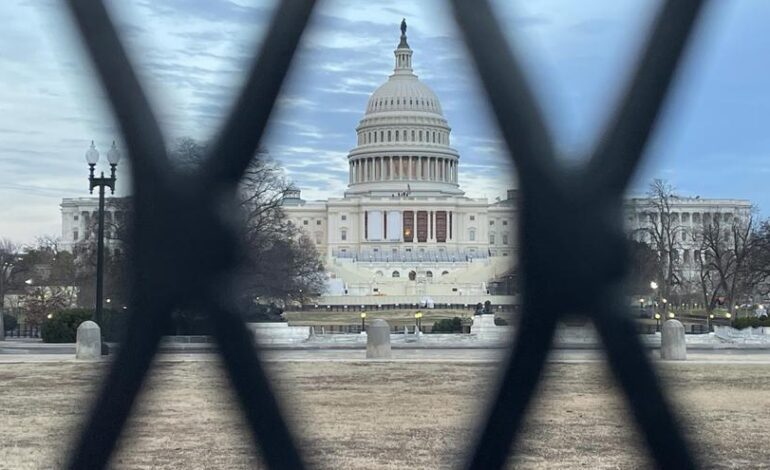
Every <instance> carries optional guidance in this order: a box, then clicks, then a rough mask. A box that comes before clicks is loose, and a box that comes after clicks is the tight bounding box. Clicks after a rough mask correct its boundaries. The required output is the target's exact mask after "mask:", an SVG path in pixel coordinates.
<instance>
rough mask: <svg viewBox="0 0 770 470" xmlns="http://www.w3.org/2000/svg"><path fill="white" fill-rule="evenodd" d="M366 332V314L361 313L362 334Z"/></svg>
mask: <svg viewBox="0 0 770 470" xmlns="http://www.w3.org/2000/svg"><path fill="white" fill-rule="evenodd" d="M364 331H366V312H361V333H363V332H364Z"/></svg>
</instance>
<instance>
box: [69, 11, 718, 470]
mask: <svg viewBox="0 0 770 470" xmlns="http://www.w3.org/2000/svg"><path fill="white" fill-rule="evenodd" d="M314 3H315V2H314V1H313V0H288V1H283V2H280V3H279V6H278V7H277V9H276V11H275V13H274V16H273V19H272V22H271V24H270V26H269V28H268V31H267V34H266V36H265V40H264V41H263V43H262V45H261V47H260V50H259V51H258V53H257V54H256V55H255V58H254V61H253V65H252V67H251V70H250V72H249V73H248V76H247V77H246V80H245V82H244V85H243V88H242V90H241V91H240V94H239V96H237V99H236V100H235V102H234V103H235V104H234V107H233V110H232V112H231V113H230V115H229V116H228V117H227V118H226V120H225V122H224V123H223V126H222V128H221V131H220V133H219V134H218V137H217V138H216V139H215V141H214V143H213V145H211V146H210V147H209V149H208V156H207V158H206V160H205V162H204V163H203V164H202V166H201V168H200V169H199V170H198V171H197V172H194V173H190V172H187V173H182V172H181V171H180V170H179V169H176V168H174V167H173V166H172V165H171V163H170V162H169V158H168V154H167V150H166V149H167V145H166V141H165V139H164V137H163V135H162V133H161V130H160V128H159V126H158V123H157V121H156V118H155V113H154V111H153V109H152V107H151V105H150V103H149V101H148V99H147V96H146V95H145V93H144V91H143V90H142V88H141V86H140V84H139V81H138V80H137V76H136V72H135V71H134V69H133V67H132V65H131V61H130V60H129V58H128V56H127V54H126V51H125V49H124V47H123V44H122V41H121V38H120V37H119V36H118V34H117V32H116V29H115V26H114V24H115V23H114V21H113V19H112V18H110V16H109V15H108V13H107V10H106V9H105V7H104V5H103V4H102V2H101V1H98V0H69V1H68V4H69V7H70V11H71V12H72V16H73V18H74V20H75V23H76V24H77V27H78V29H79V31H80V35H81V37H82V39H83V43H84V45H85V48H86V49H87V51H88V53H89V55H90V58H91V60H92V61H93V64H94V66H95V69H96V71H97V72H98V74H99V77H100V81H101V84H102V86H103V88H104V90H105V92H106V95H107V97H108V98H109V101H110V103H111V106H112V111H113V113H114V115H115V117H116V119H117V121H118V123H119V125H120V128H121V131H122V134H123V138H124V142H125V145H126V147H127V149H128V153H129V157H130V159H131V172H132V178H131V180H132V184H133V191H132V194H133V198H134V203H135V216H134V220H133V221H132V226H131V229H130V230H131V234H132V237H131V239H132V240H133V243H134V244H135V246H134V250H133V252H134V253H136V255H135V259H134V260H133V265H132V275H131V276H130V284H131V289H132V298H131V302H130V311H131V312H133V314H132V315H131V318H130V320H129V322H128V325H127V330H126V336H125V340H124V342H123V346H122V347H121V348H120V349H119V350H118V353H117V356H116V358H115V360H114V362H113V363H112V364H111V366H110V369H109V372H108V374H107V377H106V379H105V381H104V384H103V386H102V388H101V390H100V392H99V394H98V396H97V397H95V400H94V406H93V409H92V410H91V413H90V416H89V418H88V420H87V422H86V423H85V426H84V427H83V428H82V431H81V433H80V436H79V438H78V440H77V442H76V443H75V446H74V448H73V449H72V453H71V461H70V464H69V467H70V468H72V469H96V468H104V467H105V466H106V465H107V463H108V460H109V458H110V455H111V454H112V452H113V450H114V448H115V444H116V442H117V439H118V437H119V435H120V433H121V431H122V430H123V428H124V426H125V424H126V420H127V418H128V416H129V414H130V412H131V409H132V407H133V405H134V402H135V400H136V398H137V396H138V393H139V391H140V388H141V385H142V382H143V381H144V379H145V377H146V375H147V373H148V371H149V368H150V365H151V362H152V359H153V357H154V356H155V354H156V352H157V351H158V345H159V343H160V341H161V336H162V331H163V325H164V324H166V323H167V322H168V319H169V316H170V315H171V312H172V311H173V310H174V309H175V308H178V307H184V306H190V305H194V306H196V307H198V308H200V309H201V311H205V312H207V314H208V315H210V316H211V318H212V319H213V320H215V321H212V324H213V325H214V335H215V337H216V338H217V340H218V343H219V349H218V351H219V353H220V354H222V356H223V359H224V364H225V367H226V369H227V372H228V375H229V378H230V380H231V382H232V386H233V387H234V389H235V391H236V392H237V396H238V399H239V400H240V402H241V404H242V410H243V413H244V415H245V418H246V420H247V422H248V424H249V428H250V429H251V431H252V435H253V440H254V444H255V446H258V447H259V449H260V450H261V455H262V457H263V459H264V462H265V463H266V464H267V465H268V466H269V467H271V468H303V467H304V466H305V464H304V462H303V459H302V456H301V449H299V448H298V447H297V445H296V442H297V441H296V439H295V435H294V432H292V431H291V429H290V428H289V426H288V425H287V424H286V420H285V419H284V416H283V415H282V414H281V412H280V410H279V408H278V406H277V402H276V399H275V397H274V395H273V390H272V387H271V385H270V381H269V380H268V378H267V376H266V374H265V372H264V369H263V367H262V364H261V362H260V361H259V358H258V356H259V351H256V350H255V348H254V346H253V341H252V337H251V334H250V333H249V331H248V330H247V328H246V326H245V325H244V323H243V321H242V319H241V315H240V312H239V311H238V310H237V307H236V306H235V305H233V304H232V303H231V300H230V299H231V298H232V297H233V296H232V295H230V294H231V292H232V290H233V289H234V288H235V287H234V285H233V283H232V282H231V279H232V276H233V272H234V268H235V267H236V264H237V261H238V260H239V259H240V256H239V249H240V248H239V245H238V243H237V236H236V230H235V229H234V228H233V227H232V226H231V224H230V220H231V217H230V213H231V212H233V211H234V210H235V203H234V201H233V200H232V199H233V198H232V195H233V193H234V191H235V188H236V186H237V184H238V182H239V179H240V178H241V176H242V175H243V173H244V171H245V170H246V168H247V166H248V164H249V163H250V161H251V159H252V158H255V157H254V155H255V153H256V150H257V148H258V145H259V143H260V140H261V138H262V136H263V133H264V130H265V126H266V125H267V122H268V119H269V116H270V112H271V110H272V107H273V105H274V103H275V100H276V97H277V96H278V93H279V90H280V87H281V84H282V83H283V81H284V78H285V76H286V73H287V71H288V69H289V65H290V62H291V59H292V57H293V55H294V52H295V50H296V48H297V45H298V43H299V39H300V37H301V35H302V32H303V30H304V29H305V26H306V24H307V21H308V18H309V17H310V14H311V11H312V9H313V6H314ZM449 3H451V5H452V6H453V9H454V14H455V18H456V20H457V22H458V24H459V26H460V30H461V31H462V33H463V35H464V38H465V41H466V44H467V46H468V49H469V51H470V54H471V56H472V57H473V59H474V60H475V63H476V66H477V69H478V72H479V75H480V78H481V82H482V83H483V85H484V87H485V89H486V92H487V95H488V96H489V97H490V99H489V103H490V105H491V107H492V110H493V112H494V114H495V116H496V119H497V122H498V124H499V128H500V131H501V133H502V135H503V137H504V139H505V142H506V144H507V146H508V150H509V153H510V155H511V157H512V158H513V160H514V163H515V165H516V168H517V172H518V178H517V180H518V182H519V187H520V192H521V196H522V197H521V200H522V206H521V207H520V214H521V218H520V226H519V240H520V243H521V250H520V252H521V256H520V259H519V267H520V279H521V288H522V292H523V293H522V295H521V317H520V321H519V323H518V327H517V328H515V329H513V330H512V331H513V334H515V335H516V339H515V341H514V346H513V348H512V351H511V353H510V357H509V358H508V359H507V360H505V361H504V362H503V363H502V366H501V377H500V381H499V385H498V388H497V390H495V391H494V392H493V393H492V396H491V397H490V400H489V405H488V409H487V410H486V413H485V416H483V418H482V425H481V428H480V432H479V433H478V434H477V439H476V441H475V442H473V443H472V444H471V445H472V448H470V449H469V452H468V455H469V460H468V462H467V467H468V468H473V469H490V468H501V467H503V466H504V465H505V463H506V461H507V459H508V458H509V454H510V451H511V449H512V444H513V442H514V439H515V438H516V436H517V434H518V433H519V432H520V431H521V428H522V423H523V418H524V414H525V412H526V410H527V408H528V405H529V404H530V402H531V399H532V398H533V394H534V393H535V390H536V389H537V388H536V387H537V383H538V381H539V380H540V377H541V373H542V370H543V366H544V364H545V360H546V357H547V355H548V352H549V349H550V348H551V344H552V338H553V335H554V329H555V328H556V326H557V322H558V320H559V319H560V318H562V317H563V316H564V315H565V314H581V315H584V316H585V317H587V318H589V319H590V320H591V321H592V322H593V324H594V325H595V327H596V329H597V331H598V333H599V336H600V337H601V339H602V341H603V343H604V347H605V348H606V353H607V359H608V362H609V365H610V368H611V370H612V372H613V373H614V376H615V378H616V379H617V381H618V383H619V385H620V388H621V389H622V390H623V392H624V393H625V395H626V398H627V400H628V404H629V407H630V409H631V410H632V415H633V417H634V418H635V420H636V423H637V425H638V426H639V428H640V431H641V435H642V436H644V439H645V440H646V442H647V444H648V448H649V450H650V453H651V455H652V457H653V459H654V461H655V463H656V464H657V465H658V466H659V467H661V468H675V469H686V468H693V467H695V461H694V460H693V454H692V452H691V450H690V449H691V445H690V443H689V442H688V441H687V440H685V438H684V435H683V434H682V430H681V427H680V426H679V424H678V421H677V419H676V416H675V414H674V413H673V411H672V408H671V406H670V404H669V400H668V398H667V397H666V396H665V395H664V393H663V389H662V388H661V387H660V384H659V380H658V378H657V376H656V374H655V372H654V369H653V366H652V364H651V362H650V360H649V358H648V356H647V353H646V351H645V349H644V348H643V346H642V344H641V340H640V338H639V337H637V334H636V333H637V328H636V326H635V323H634V321H633V319H632V316H631V315H629V314H628V311H627V304H626V302H624V296H623V292H622V289H621V285H622V283H621V279H622V277H623V274H624V272H625V270H626V267H627V263H628V261H627V258H626V257H625V251H624V248H625V241H624V237H623V230H622V217H621V216H622V195H623V192H624V190H625V188H626V187H627V185H628V182H629V180H630V178H631V176H632V175H633V173H634V170H635V169H636V167H637V164H638V162H639V161H640V159H641V156H642V153H643V150H644V149H645V145H646V143H647V141H648V138H649V136H650V133H651V131H652V129H653V124H654V123H655V121H656V117H657V116H658V112H659V110H660V108H661V105H662V103H663V102H664V98H665V96H666V92H667V90H668V89H669V85H670V83H671V81H672V78H673V76H674V72H675V69H676V66H677V63H678V62H679V58H680V56H681V54H682V51H683V50H684V48H685V44H686V42H687V38H688V36H689V35H690V31H691V30H692V29H693V26H694V24H695V19H696V17H697V14H698V12H699V10H700V7H701V6H702V3H704V2H703V1H701V0H669V1H666V2H665V3H664V4H663V6H662V8H661V9H660V11H659V13H658V15H657V16H656V19H655V21H654V24H653V26H652V32H651V34H650V35H649V37H648V39H647V41H646V44H645V46H644V48H643V51H642V53H641V57H640V60H639V61H638V64H637V66H636V70H635V73H634V74H633V76H632V79H631V81H630V83H629V86H628V87H627V92H626V94H625V95H624V97H623V98H622V99H621V100H620V103H619V104H618V106H617V108H616V112H615V113H614V115H613V116H612V118H611V119H610V120H609V121H608V125H607V126H606V130H605V132H603V133H602V135H601V136H600V137H599V138H598V139H597V141H596V145H595V150H594V151H593V152H592V154H591V155H590V158H589V159H588V160H587V163H585V164H584V165H583V166H582V167H580V168H575V166H574V165H573V166H569V167H567V166H566V165H565V164H563V163H562V162H560V161H559V156H558V155H557V153H556V150H555V146H554V145H553V141H552V140H551V138H550V137H549V136H548V134H547V132H546V126H545V125H544V123H543V119H542V116H541V113H540V111H539V106H538V105H537V103H536V102H535V99H534V97H533V95H532V93H531V92H530V89H529V86H528V84H527V83H526V80H525V78H524V74H523V73H522V69H521V66H520V64H519V62H518V60H517V57H516V56H515V54H513V53H512V52H511V47H510V46H509V44H508V41H507V40H506V38H505V35H504V33H503V31H502V30H501V28H500V25H499V24H498V21H497V19H496V18H495V16H494V14H493V11H492V8H491V6H490V5H489V3H488V1H487V0H476V1H470V0H453V1H451V2H449ZM512 177H513V175H512Z"/></svg>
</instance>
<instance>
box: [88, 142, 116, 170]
mask: <svg viewBox="0 0 770 470" xmlns="http://www.w3.org/2000/svg"><path fill="white" fill-rule="evenodd" d="M89 151H90V150H89ZM120 157H121V154H120V150H118V147H117V146H116V145H115V141H114V140H113V141H112V147H110V149H109V150H108V151H107V161H108V162H110V165H113V166H114V165H117V164H118V163H120Z"/></svg>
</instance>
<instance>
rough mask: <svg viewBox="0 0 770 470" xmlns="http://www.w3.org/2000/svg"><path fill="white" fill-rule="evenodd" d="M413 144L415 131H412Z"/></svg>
mask: <svg viewBox="0 0 770 470" xmlns="http://www.w3.org/2000/svg"><path fill="white" fill-rule="evenodd" d="M412 142H414V131H412Z"/></svg>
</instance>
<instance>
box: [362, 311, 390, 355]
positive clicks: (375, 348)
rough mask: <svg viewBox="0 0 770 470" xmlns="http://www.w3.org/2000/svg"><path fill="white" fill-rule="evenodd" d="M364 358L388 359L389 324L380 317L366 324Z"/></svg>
mask: <svg viewBox="0 0 770 470" xmlns="http://www.w3.org/2000/svg"><path fill="white" fill-rule="evenodd" d="M366 358H367V359H390V325H388V322H386V321H385V320H382V319H380V318H378V319H376V320H374V321H373V322H371V323H370V324H368V325H367V326H366Z"/></svg>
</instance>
